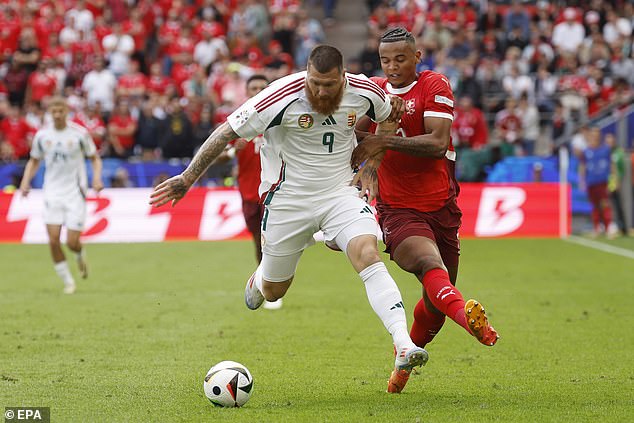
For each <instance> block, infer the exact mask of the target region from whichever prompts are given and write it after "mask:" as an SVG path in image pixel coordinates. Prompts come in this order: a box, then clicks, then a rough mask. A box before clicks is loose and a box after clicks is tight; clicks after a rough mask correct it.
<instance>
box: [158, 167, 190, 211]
mask: <svg viewBox="0 0 634 423" xmlns="http://www.w3.org/2000/svg"><path fill="white" fill-rule="evenodd" d="M189 188H190V185H188V184H187V183H186V182H185V178H183V175H182V174H181V175H176V176H172V177H171V178H169V179H168V180H166V181H164V182H162V183H160V184H159V185H157V186H156V187H155V188H154V191H153V192H152V194H150V204H151V205H152V206H154V207H161V206H162V205H163V204H167V203H169V202H170V201H171V202H172V207H174V206H175V205H176V203H178V202H179V201H180V199H181V198H183V197H184V196H185V194H187V191H188V190H189Z"/></svg>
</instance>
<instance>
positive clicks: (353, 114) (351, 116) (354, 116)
mask: <svg viewBox="0 0 634 423" xmlns="http://www.w3.org/2000/svg"><path fill="white" fill-rule="evenodd" d="M355 123H357V114H356V112H354V111H352V112H348V127H349V128H352V127H353V126H354V124H355Z"/></svg>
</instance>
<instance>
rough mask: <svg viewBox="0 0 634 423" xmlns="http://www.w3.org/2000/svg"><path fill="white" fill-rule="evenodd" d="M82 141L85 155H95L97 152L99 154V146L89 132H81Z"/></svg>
mask: <svg viewBox="0 0 634 423" xmlns="http://www.w3.org/2000/svg"><path fill="white" fill-rule="evenodd" d="M80 142H81V149H82V151H83V152H84V156H86V157H93V156H94V155H95V154H97V147H96V146H95V143H94V141H93V140H92V137H91V136H90V134H89V133H88V132H84V133H82V134H81V138H80Z"/></svg>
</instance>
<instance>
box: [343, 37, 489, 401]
mask: <svg viewBox="0 0 634 423" xmlns="http://www.w3.org/2000/svg"><path fill="white" fill-rule="evenodd" d="M421 54H422V53H421V51H420V50H416V46H415V40H414V37H413V36H412V34H411V33H410V32H408V31H407V30H405V29H403V28H395V29H392V30H389V31H387V32H386V33H385V34H384V35H383V36H382V37H381V40H380V44H379V55H380V59H381V67H382V69H383V72H384V73H385V75H386V78H373V80H374V82H376V83H377V84H378V85H379V86H380V87H381V88H383V89H384V90H385V91H386V92H387V93H389V94H394V95H398V96H400V97H401V98H403V100H404V101H405V105H406V110H405V113H404V114H403V116H402V118H401V120H400V122H399V123H398V127H396V126H393V127H392V128H387V127H386V126H385V124H381V126H380V127H379V128H378V132H379V133H380V134H381V135H382V136H381V137H380V138H378V137H376V136H373V135H368V136H366V137H365V139H364V140H363V142H361V143H360V144H359V146H358V147H357V148H356V150H355V151H354V153H353V158H352V165H353V166H354V167H355V168H357V167H359V165H360V164H361V163H363V162H364V161H365V165H364V166H363V168H362V169H361V171H360V174H361V178H362V179H364V180H365V181H366V183H367V181H368V180H371V179H376V178H377V177H378V197H377V210H378V213H379V222H380V225H381V229H382V230H383V236H384V240H385V244H386V251H387V252H389V254H390V257H391V258H392V260H394V261H395V262H396V263H397V264H398V265H399V266H400V267H401V268H402V269H403V270H406V271H407V272H410V273H412V274H414V275H415V276H416V278H417V279H418V280H419V281H421V283H422V285H423V295H422V298H421V300H420V301H419V302H418V304H416V307H415V309H414V323H413V325H412V329H411V331H410V337H411V338H412V340H413V341H414V343H415V344H416V345H418V346H420V347H425V345H427V344H428V343H429V342H431V340H432V339H433V338H434V336H435V335H436V334H437V333H438V331H439V330H440V328H441V327H442V326H443V324H444V322H445V316H448V317H449V318H450V319H452V320H453V321H455V322H456V323H457V324H459V325H460V326H462V327H463V328H464V329H465V330H466V331H467V332H468V333H469V334H470V335H473V336H474V337H475V338H476V339H477V340H478V341H480V342H481V343H482V344H484V345H488V346H493V345H494V344H495V343H496V341H497V340H498V334H497V332H496V331H495V330H494V329H493V328H492V327H491V325H489V322H488V320H487V316H486V314H485V312H484V308H483V307H482V305H481V304H480V303H479V302H478V301H475V300H469V301H467V302H465V301H464V299H463V297H462V294H461V293H460V291H459V290H458V289H457V288H456V286H455V284H456V279H457V275H458V258H459V255H460V242H459V239H458V229H459V228H460V224H461V217H462V212H461V211H460V208H459V207H458V204H457V203H456V196H457V195H458V192H459V187H458V183H457V182H456V179H455V172H454V169H455V159H456V153H455V151H454V150H453V147H452V145H451V138H450V131H451V124H452V121H453V105H454V98H453V93H452V91H451V87H450V85H449V81H448V80H447V78H446V77H445V76H443V75H441V74H439V73H436V72H432V71H425V72H422V73H420V74H418V73H417V72H416V64H417V63H418V62H419V61H420V59H421ZM364 124H365V125H364ZM375 127H376V125H375V124H373V123H371V122H369V121H364V122H360V126H357V129H359V130H367V129H369V132H371V133H373V132H374V131H375V129H376V128H375ZM390 130H391V131H392V134H394V131H395V132H396V136H389V137H385V136H384V134H385V133H386V132H387V131H390ZM377 169H378V175H377ZM374 191H375V190H371V191H370V197H372V196H373V194H374ZM410 372H411V370H410V369H406V370H402V369H395V370H394V371H393V372H392V374H391V376H390V380H389V382H388V392H394V393H398V392H401V391H402V390H403V388H404V387H405V384H406V383H407V380H408V378H409V375H410Z"/></svg>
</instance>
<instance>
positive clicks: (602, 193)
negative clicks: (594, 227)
mask: <svg viewBox="0 0 634 423" xmlns="http://www.w3.org/2000/svg"><path fill="white" fill-rule="evenodd" d="M588 199H589V200H590V203H591V204H592V206H593V207H594V208H595V209H600V208H601V206H602V204H605V203H606V201H608V183H607V182H604V183H601V184H595V185H588Z"/></svg>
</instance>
